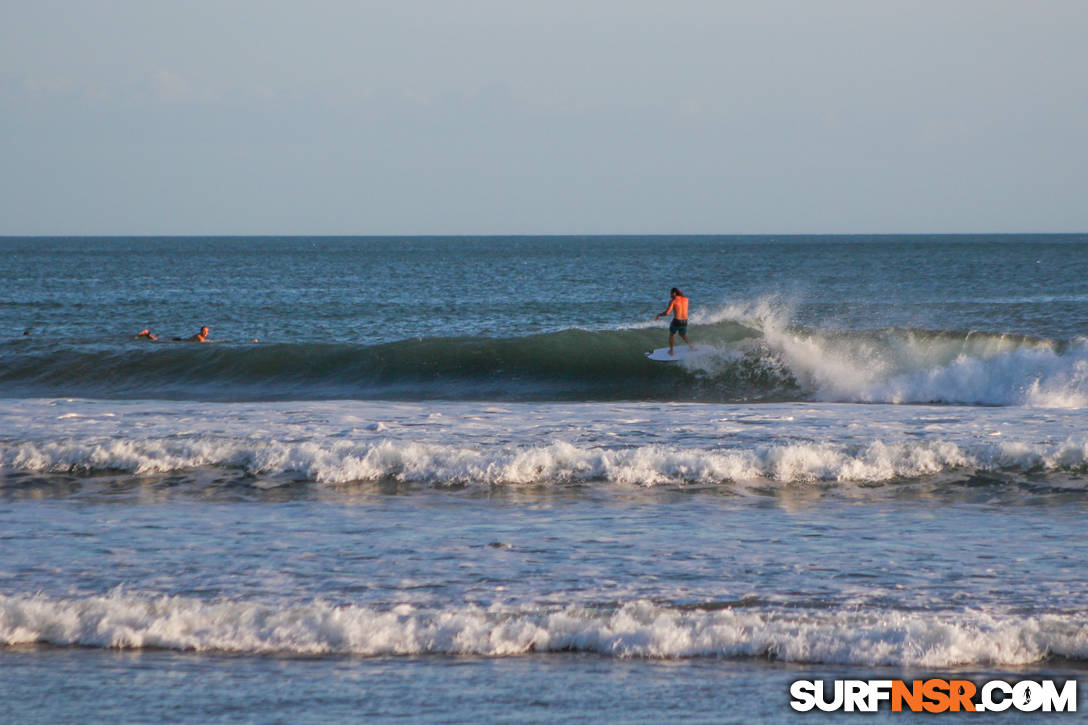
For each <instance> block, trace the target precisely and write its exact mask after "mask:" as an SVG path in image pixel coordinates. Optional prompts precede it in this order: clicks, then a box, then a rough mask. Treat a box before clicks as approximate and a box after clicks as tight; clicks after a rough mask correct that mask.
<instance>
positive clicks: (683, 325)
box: [654, 287, 694, 355]
mask: <svg viewBox="0 0 1088 725" xmlns="http://www.w3.org/2000/svg"><path fill="white" fill-rule="evenodd" d="M669 295H670V296H671V297H672V300H671V301H670V302H669V306H668V307H666V308H665V311H664V312H662V313H661V314H659V315H658V316H657V317H655V318H654V319H655V320H660V319H661V318H662V317H664V316H665V315H667V314H669V313H670V312H671V313H672V323H671V324H670V325H669V354H670V355H672V354H673V339H674V337H675V335H676V333H680V337H681V338H682V339H683V340H684V342H685V343H687V346H688V347H691V341H690V340H688V298H687V297H685V296H684V293H683V292H681V291H680V290H678V289H676V288H675V287H673V288H672V289H671V290H669ZM692 349H694V348H692Z"/></svg>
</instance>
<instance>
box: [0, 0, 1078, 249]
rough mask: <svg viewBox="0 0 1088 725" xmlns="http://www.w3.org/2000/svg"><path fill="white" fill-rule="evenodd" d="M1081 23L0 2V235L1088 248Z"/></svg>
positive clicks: (1023, 6) (575, 8)
mask: <svg viewBox="0 0 1088 725" xmlns="http://www.w3.org/2000/svg"><path fill="white" fill-rule="evenodd" d="M1085 38H1088V2H1085V0H1038V1H1037V2H1027V0H1016V1H1006V0H903V1H900V0H819V1H817V0H759V1H758V2H756V1H754V0H752V1H748V2H731V1H729V0H716V1H707V2H697V1H689V0H669V2H665V1H664V0H654V1H647V0H599V1H598V0H577V1H575V2H568V1H567V0H547V1H544V0H540V1H538V2H529V1H527V0H526V1H519V0H488V1H483V0H481V1H473V0H467V1H464V2H458V1H455V0H446V1H443V2H438V1H435V2H415V1H413V0H400V1H398V2H380V3H376V2H366V1H364V0H359V1H346V0H343V1H341V0H308V1H307V2H298V1H291V2H288V1H285V0H259V1H256V0H253V1H242V0H215V1H214V2H213V1H211V0H208V1H206V2H205V1H186V2H182V1H180V0H175V1H171V0H163V1H161V2H147V0H118V1H116V2H109V1H107V0H100V1H91V0H63V1H56V0H0V235H142V234H149V235H215V234H238V235H246V234H255V235H257V234H283V235H294V234H302V235H308V234H314V235H318V234H348V235H355V234H360V235H364V234H378V235H385V234H406V235H414V234H468V235H476V234H850V233H858V234H868V233H1017V232H1088V201H1086V200H1088V143H1086V141H1088V42H1085Z"/></svg>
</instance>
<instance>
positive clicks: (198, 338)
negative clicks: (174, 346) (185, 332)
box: [174, 325, 211, 342]
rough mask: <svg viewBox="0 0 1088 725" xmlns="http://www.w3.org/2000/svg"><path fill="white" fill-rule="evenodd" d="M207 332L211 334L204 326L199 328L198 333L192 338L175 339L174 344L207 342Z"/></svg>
mask: <svg viewBox="0 0 1088 725" xmlns="http://www.w3.org/2000/svg"><path fill="white" fill-rule="evenodd" d="M209 332H211V330H209V329H208V326H207V325H204V327H201V328H200V332H198V333H196V334H195V335H193V336H192V337H184V338H182V337H175V338H174V342H207V341H208V333H209Z"/></svg>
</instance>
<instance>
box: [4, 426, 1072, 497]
mask: <svg viewBox="0 0 1088 725" xmlns="http://www.w3.org/2000/svg"><path fill="white" fill-rule="evenodd" d="M206 467H212V468H216V469H227V470H232V471H235V472H237V473H239V474H241V475H246V476H252V477H258V478H260V479H262V481H263V483H265V484H267V483H268V481H276V480H278V479H279V478H282V477H287V478H288V479H290V480H301V481H311V482H317V483H330V484H344V483H352V482H371V481H383V480H395V481H402V482H411V483H423V484H428V485H438V486H450V485H456V486H462V485H503V484H528V483H532V484H541V483H544V484H551V483H569V482H579V481H608V482H612V483H619V484H631V485H639V486H654V485H662V484H684V483H698V484H723V483H724V484H728V483H734V482H740V483H745V482H757V483H759V482H777V483H807V482H821V481H827V482H835V481H837V482H856V483H883V482H890V481H902V480H912V479H919V478H923V477H927V476H935V475H939V474H942V473H951V472H969V473H973V472H992V473H1000V472H1010V471H1011V472H1020V473H1031V472H1038V473H1054V472H1066V473H1074V474H1078V475H1080V474H1084V473H1085V472H1088V439H1086V438H1074V437H1070V438H1069V439H1067V440H1065V441H1064V442H1060V443H1053V444H1047V443H1035V444H1029V443H1022V442H1000V443H997V442H995V443H977V444H970V445H969V444H957V443H953V442H949V441H940V440H934V441H913V442H897V443H884V442H882V441H879V440H876V441H872V442H870V443H868V444H865V445H860V446H857V445H843V444H833V443H812V442H810V443H792V444H764V445H757V446H754V447H746V448H738V449H728V448H720V449H705V448H703V449H701V448H683V447H676V446H671V445H657V444H654V445H643V446H634V447H623V448H601V447H598V446H580V445H575V444H572V443H567V442H553V443H549V444H541V445H532V446H500V445H490V446H473V447H464V446H457V445H448V444H441V443H424V442H417V441H397V440H388V439H385V440H378V441H374V442H359V441H349V440H340V441H335V440H333V441H329V440H324V441H300V442H290V441H254V440H232V439H223V438H213V437H198V438H181V439H178V438H169V439H160V440H125V439H122V440H97V441H96V440H89V441H86V442H79V441H72V440H61V441H46V442H23V443H9V444H4V445H2V446H0V473H7V474H8V475H10V474H13V473H23V474H25V473H32V474H78V475H85V474H95V473H112V474H116V473H122V474H129V475H136V476H144V475H154V474H163V473H171V472H179V471H193V470H196V469H200V468H206ZM273 485H276V484H273Z"/></svg>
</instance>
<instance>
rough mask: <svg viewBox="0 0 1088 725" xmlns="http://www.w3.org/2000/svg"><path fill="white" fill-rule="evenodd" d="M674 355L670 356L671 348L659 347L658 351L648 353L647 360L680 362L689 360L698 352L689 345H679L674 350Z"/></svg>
mask: <svg viewBox="0 0 1088 725" xmlns="http://www.w3.org/2000/svg"><path fill="white" fill-rule="evenodd" d="M672 352H673V354H672V355H670V354H669V348H667V347H659V348H657V349H656V350H652V351H650V352H648V353H646V359H647V360H653V361H654V362H678V361H680V360H684V359H685V358H689V357H691V356H692V355H694V354H695V353H696V352H698V350H697V349H695V348H690V347H688V346H687V345H677V346H676V347H674V348H673V349H672Z"/></svg>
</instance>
